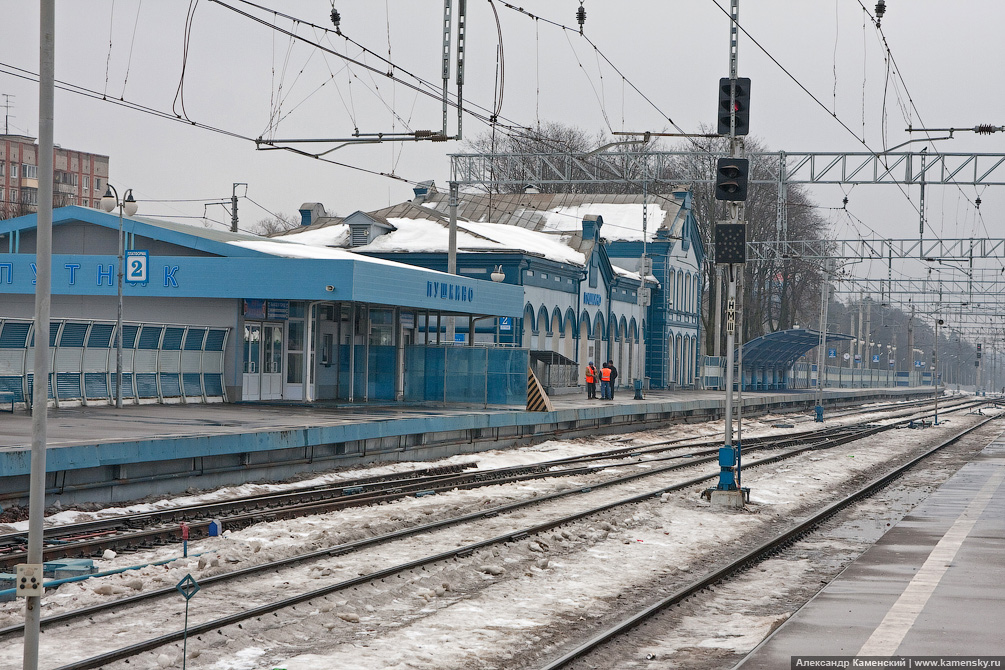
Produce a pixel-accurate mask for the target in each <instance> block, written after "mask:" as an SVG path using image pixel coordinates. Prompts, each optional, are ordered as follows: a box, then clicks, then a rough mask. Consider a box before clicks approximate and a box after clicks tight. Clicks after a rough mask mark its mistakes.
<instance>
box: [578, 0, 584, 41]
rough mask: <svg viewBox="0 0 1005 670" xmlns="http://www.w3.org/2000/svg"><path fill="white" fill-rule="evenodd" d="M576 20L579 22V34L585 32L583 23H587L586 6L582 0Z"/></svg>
mask: <svg viewBox="0 0 1005 670" xmlns="http://www.w3.org/2000/svg"><path fill="white" fill-rule="evenodd" d="M576 22H577V23H579V34H580V35H582V34H583V24H584V23H586V8H585V7H583V2H582V0H580V3H579V9H577V10H576Z"/></svg>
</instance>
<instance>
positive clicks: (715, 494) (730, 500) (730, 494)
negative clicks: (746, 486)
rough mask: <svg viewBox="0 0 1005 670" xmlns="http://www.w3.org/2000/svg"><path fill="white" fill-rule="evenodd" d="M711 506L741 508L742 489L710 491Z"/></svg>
mask: <svg viewBox="0 0 1005 670" xmlns="http://www.w3.org/2000/svg"><path fill="white" fill-rule="evenodd" d="M712 507H724V508H729V509H743V491H712Z"/></svg>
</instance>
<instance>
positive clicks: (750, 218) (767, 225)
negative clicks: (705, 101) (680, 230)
mask: <svg viewBox="0 0 1005 670" xmlns="http://www.w3.org/2000/svg"><path fill="white" fill-rule="evenodd" d="M704 132H710V129H707V128H706V129H704ZM745 144H746V150H747V151H749V152H760V151H765V148H764V147H763V146H762V145H761V144H760V143H759V142H758V141H757V140H756V139H754V138H751V137H748V138H746V142H745ZM679 150H681V151H687V152H689V155H686V156H681V157H680V158H679V159H678V160H676V161H674V162H672V164H671V167H670V168H669V172H668V173H667V174H665V175H662V178H663V179H664V180H666V181H677V182H682V183H690V185H691V189H692V192H693V199H692V204H693V211H694V216H695V218H696V219H697V221H698V222H699V224H700V227H701V232H702V237H703V240H704V242H705V248H706V250H707V251H708V257H707V258H706V265H705V269H704V270H705V271H704V273H703V274H704V287H705V290H704V291H703V295H704V297H705V300H706V301H707V302H706V304H705V309H703V310H702V328H703V330H704V333H705V338H704V339H705V348H706V351H707V352H709V353H711V351H712V350H713V344H714V341H715V327H714V326H715V308H714V307H715V304H716V293H717V291H719V290H721V287H720V286H719V285H718V282H717V275H716V267H715V264H714V260H715V259H714V258H713V253H712V236H713V231H714V230H715V223H716V222H717V221H723V220H725V219H726V218H727V216H728V214H727V205H726V203H724V202H722V201H719V200H716V199H715V195H714V181H715V169H716V161H717V159H718V157H720V156H726V155H728V154H729V143H728V138H725V137H706V138H698V139H696V140H693V141H689V142H688V144H687V145H684V146H681V147H679ZM750 179H751V181H753V180H765V181H771V180H773V179H774V177H773V175H771V174H767V173H764V174H760V173H754V174H751V175H750ZM786 203H787V205H786V206H787V222H788V225H787V227H788V238H789V239H801V240H804V239H823V237H824V234H825V227H826V224H825V222H824V220H823V219H822V218H821V217H820V216H818V215H817V214H816V213H815V211H814V209H813V206H812V203H811V202H810V200H809V197H808V195H807V194H806V192H805V191H804V190H803V189H802V188H800V187H798V186H789V187H788V191H787V197H786ZM777 208H778V189H777V186H775V185H774V184H754V183H751V184H750V186H749V188H748V197H747V200H746V202H745V203H744V219H745V221H746V223H747V240H748V241H764V240H773V239H776V238H777V237H778V235H779V231H778V230H777V227H776V222H777ZM743 273H744V274H743V277H744V282H743V287H744V290H743V296H742V298H743V316H742V326H743V332H742V334H741V336H742V340H743V341H746V340H749V339H752V338H755V337H758V336H760V335H763V334H765V333H769V332H774V331H777V330H785V329H788V328H792V327H793V326H794V325H796V324H802V325H809V324H814V323H815V322H814V321H812V318H813V316H814V315H815V314H816V313H817V311H818V308H817V305H819V296H820V293H819V291H820V283H819V282H820V267H819V265H818V263H816V262H814V261H807V260H800V259H792V258H775V259H767V260H764V261H759V262H748V263H747V264H746V265H745V267H744V270H743ZM724 302H725V301H723V303H724ZM723 306H724V305H723Z"/></svg>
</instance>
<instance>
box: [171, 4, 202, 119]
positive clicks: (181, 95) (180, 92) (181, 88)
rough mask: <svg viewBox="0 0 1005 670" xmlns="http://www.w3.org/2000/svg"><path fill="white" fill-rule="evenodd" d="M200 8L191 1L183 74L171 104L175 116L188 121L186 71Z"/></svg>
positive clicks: (185, 32)
mask: <svg viewBox="0 0 1005 670" xmlns="http://www.w3.org/2000/svg"><path fill="white" fill-rule="evenodd" d="M198 6H199V0H189V4H188V11H187V12H186V14H185V29H184V32H183V36H182V56H181V74H180V75H179V77H178V88H177V90H175V94H174V102H173V103H172V104H171V111H172V112H174V115H175V116H177V117H179V118H184V119H185V120H186V121H188V120H191V119H189V118H188V112H186V111H185V71H186V69H187V68H188V47H189V42H190V40H191V38H192V25H193V23H194V19H195V10H196V9H197V8H198ZM179 102H180V103H181V114H179V113H178V104H179Z"/></svg>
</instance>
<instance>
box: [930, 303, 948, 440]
mask: <svg viewBox="0 0 1005 670" xmlns="http://www.w3.org/2000/svg"><path fill="white" fill-rule="evenodd" d="M943 323H945V321H943V320H942V319H936V320H935V356H933V357H932V358H933V360H932V384H934V385H935V420H934V421H933V423H934V425H936V426H938V425H939V326H941V325H942V324H943Z"/></svg>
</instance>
